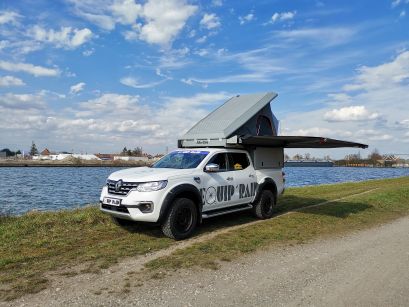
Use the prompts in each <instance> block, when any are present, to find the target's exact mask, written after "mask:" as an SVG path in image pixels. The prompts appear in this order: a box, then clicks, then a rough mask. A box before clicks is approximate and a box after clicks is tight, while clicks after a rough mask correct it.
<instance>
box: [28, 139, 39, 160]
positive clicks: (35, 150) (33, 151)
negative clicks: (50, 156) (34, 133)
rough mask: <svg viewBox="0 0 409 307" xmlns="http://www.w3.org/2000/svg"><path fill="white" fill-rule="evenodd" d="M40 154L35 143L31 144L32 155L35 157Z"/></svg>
mask: <svg viewBox="0 0 409 307" xmlns="http://www.w3.org/2000/svg"><path fill="white" fill-rule="evenodd" d="M37 154H38V149H37V146H36V144H35V143H34V141H33V142H32V143H31V148H30V155H32V156H35V155H37Z"/></svg>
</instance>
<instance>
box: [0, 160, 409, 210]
mask: <svg viewBox="0 0 409 307" xmlns="http://www.w3.org/2000/svg"><path fill="white" fill-rule="evenodd" d="M119 169H121V168H118V167H1V168H0V214H12V215H15V214H22V213H25V212H28V211H30V210H39V211H44V210H58V209H70V208H77V207H81V206H84V205H87V204H95V203H97V202H98V201H99V194H100V191H101V187H102V186H103V185H104V184H105V180H106V178H107V177H108V175H109V174H110V173H112V172H114V171H116V170H119ZM284 171H285V173H286V186H287V187H296V186H305V185H318V184H328V183H339V182H347V181H362V180H368V179H382V178H392V177H400V176H409V168H406V169H404V168H400V169H398V168H397V169H393V168H352V167H288V168H286V169H284Z"/></svg>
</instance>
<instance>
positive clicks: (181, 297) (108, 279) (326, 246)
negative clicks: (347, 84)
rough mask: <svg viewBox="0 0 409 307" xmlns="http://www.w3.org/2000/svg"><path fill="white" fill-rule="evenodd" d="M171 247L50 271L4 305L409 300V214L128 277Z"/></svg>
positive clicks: (341, 303) (390, 302)
mask: <svg viewBox="0 0 409 307" xmlns="http://www.w3.org/2000/svg"><path fill="white" fill-rule="evenodd" d="M188 242H189V241H187V242H183V243H182V245H185V244H189V243H188ZM178 247H181V245H179V246H178ZM174 248H176V247H174ZM169 252H170V250H166V251H161V252H159V253H156V254H152V255H148V256H146V257H143V258H140V259H137V260H133V259H129V260H126V261H125V262H123V263H121V264H120V265H117V266H115V267H112V268H111V269H110V270H106V271H104V272H103V273H102V274H81V275H78V276H74V277H69V278H67V277H64V278H61V277H60V278H56V277H55V276H54V282H53V286H52V287H51V288H49V289H47V290H44V291H42V292H40V293H38V294H34V295H27V296H25V297H24V298H21V299H19V300H17V301H14V302H12V303H11V304H10V303H8V304H5V303H3V305H14V306H24V305H26V306H46V305H50V306H66V305H71V306H72V305H74V306H83V305H87V306H101V305H104V306H113V305H118V304H123V305H136V306H146V305H155V306H157V305H167V306H169V305H170V306H181V305H186V306H189V305H200V306H212V305H214V306H216V305H223V306H229V305H243V306H254V305H266V306H267V305H269V306H271V305H272V304H274V305H286V306H287V305H290V306H292V305H322V306H323V305H327V306H328V305H337V306H346V305H363V306H367V305H378V306H408V305H409V269H408V268H409V217H407V218H402V219H400V220H397V221H395V222H393V223H391V224H386V225H383V226H379V227H377V228H373V229H369V230H365V231H361V232H358V233H354V234H351V235H349V236H346V237H343V238H336V239H333V240H324V241H316V242H315V243H311V244H305V245H298V246H294V247H288V248H285V249H277V248H275V249H270V250H265V251H260V252H258V253H256V254H253V255H250V256H248V257H245V258H241V259H240V260H238V261H234V262H232V263H226V264H224V265H223V266H222V268H221V269H220V270H217V271H185V272H180V273H177V274H175V275H173V276H170V277H167V278H165V279H161V280H154V279H153V280H152V279H151V280H149V281H146V282H144V283H143V285H141V286H138V282H135V280H134V276H135V275H133V274H130V275H129V272H131V273H132V272H135V271H138V270H139V269H140V268H142V266H143V263H145V262H146V261H148V260H150V259H153V258H156V257H158V256H161V255H163V254H167V253H169ZM126 279H129V281H127V280H126ZM128 282H129V283H130V286H127V283H128ZM128 291H129V293H128ZM110 292H111V293H110Z"/></svg>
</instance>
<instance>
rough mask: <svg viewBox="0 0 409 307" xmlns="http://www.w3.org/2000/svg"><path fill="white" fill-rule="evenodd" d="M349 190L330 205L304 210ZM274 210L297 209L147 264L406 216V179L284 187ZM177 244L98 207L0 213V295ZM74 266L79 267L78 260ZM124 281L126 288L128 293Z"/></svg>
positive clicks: (202, 260) (154, 267) (154, 269)
mask: <svg viewBox="0 0 409 307" xmlns="http://www.w3.org/2000/svg"><path fill="white" fill-rule="evenodd" d="M374 188H377V190H374V191H372V192H370V193H367V194H361V195H357V196H351V197H350V198H347V199H344V200H343V201H335V202H333V203H330V204H328V205H324V206H319V207H314V208H306V207H308V206H311V205H315V204H319V203H322V202H324V201H328V200H335V199H338V198H341V197H345V196H348V195H353V194H357V193H360V192H364V191H368V190H371V189H374ZM279 204H280V205H279V207H278V208H277V209H278V213H284V212H287V211H294V210H298V211H297V212H295V213H292V214H290V215H282V216H279V217H276V218H273V219H270V220H267V221H263V222H262V223H258V224H252V225H247V226H244V227H242V228H240V229H237V230H231V231H229V232H227V233H224V234H220V235H217V236H216V237H214V238H212V239H211V240H210V241H206V240H205V241H203V242H200V243H195V244H193V245H191V246H189V247H186V248H184V249H181V250H177V251H176V252H174V253H172V254H171V255H169V256H166V257H162V258H158V259H155V260H153V261H150V262H149V263H147V264H146V267H147V269H148V270H147V273H148V274H149V275H150V276H151V277H152V278H161V277H162V276H163V274H165V273H166V272H169V271H174V270H178V269H182V268H191V267H200V268H211V269H217V268H218V266H219V265H220V262H221V261H231V260H234V259H235V258H236V257H239V256H241V255H244V254H247V253H250V252H253V251H256V250H258V249H260V248H264V247H267V246H271V245H274V244H293V243H303V242H307V241H309V240H311V239H314V238H317V237H320V236H328V235H331V234H340V233H344V232H346V231H350V230H357V229H361V228H366V227H369V226H372V225H375V224H377V223H381V222H385V221H389V220H391V219H394V218H397V217H400V216H403V215H407V214H409V177H403V178H397V179H387V180H376V181H367V182H361V183H346V184H338V185H322V186H314V187H304V188H292V189H288V190H287V191H286V193H285V196H283V197H282V198H281V199H280V201H279ZM251 221H254V218H252V217H251V216H250V215H249V214H248V213H241V214H232V215H230V216H229V218H227V217H226V216H224V217H220V218H214V219H211V220H206V222H205V223H204V224H203V225H202V226H201V227H200V228H199V231H198V235H200V234H203V233H208V232H211V231H213V230H216V229H222V228H226V227H229V226H232V225H240V224H244V225H245V224H246V223H248V222H251ZM174 244H175V242H174V241H172V240H170V239H168V238H165V237H163V236H162V235H161V232H160V229H159V228H158V227H139V228H137V229H136V228H128V229H122V228H120V227H117V226H115V225H114V224H113V223H112V222H111V220H110V218H109V217H108V216H107V215H104V214H102V213H100V212H99V210H98V209H97V208H96V207H92V206H90V207H87V208H83V209H77V210H72V211H59V212H46V213H44V212H43V213H42V212H35V213H29V214H25V215H23V216H19V217H13V216H0V300H11V299H14V298H17V297H20V296H22V295H24V294H26V293H36V292H38V291H41V290H42V289H44V288H46V287H47V286H49V276H50V274H55V273H57V274H59V275H60V276H73V275H75V274H79V273H81V272H98V271H99V270H100V269H101V268H107V267H109V266H111V265H112V264H115V263H117V262H118V261H119V260H121V259H123V258H125V257H130V256H137V255H142V254H146V253H149V252H153V251H157V250H160V249H164V248H167V247H169V246H171V245H174ZM78 264H80V266H78ZM128 288H129V287H125V288H124V289H125V290H124V291H127V290H126V289H128Z"/></svg>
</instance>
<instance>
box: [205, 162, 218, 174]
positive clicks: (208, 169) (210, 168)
mask: <svg viewBox="0 0 409 307" xmlns="http://www.w3.org/2000/svg"><path fill="white" fill-rule="evenodd" d="M205 171H206V172H209V173H215V172H218V171H219V164H215V163H209V164H207V165H206V167H205Z"/></svg>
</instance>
